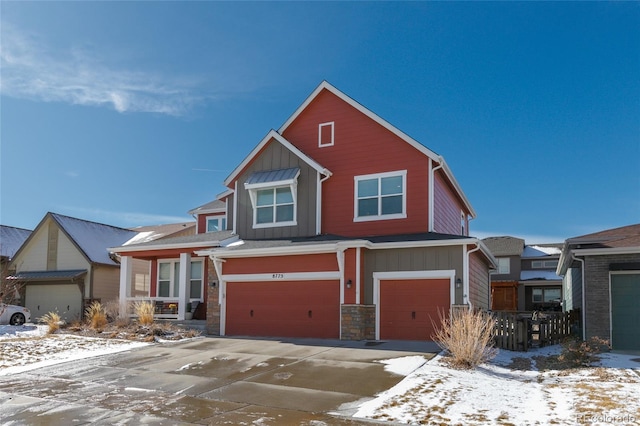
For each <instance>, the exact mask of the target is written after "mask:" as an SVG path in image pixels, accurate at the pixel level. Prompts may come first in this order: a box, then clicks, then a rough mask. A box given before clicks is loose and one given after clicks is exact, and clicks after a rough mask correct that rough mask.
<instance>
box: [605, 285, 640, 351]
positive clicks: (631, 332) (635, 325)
mask: <svg viewBox="0 0 640 426" xmlns="http://www.w3.org/2000/svg"><path fill="white" fill-rule="evenodd" d="M639 301H640V273H637V274H636V273H633V274H612V275H611V345H612V347H613V349H616V350H640V308H638V302H639Z"/></svg>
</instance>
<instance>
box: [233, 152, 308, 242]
mask: <svg viewBox="0 0 640 426" xmlns="http://www.w3.org/2000/svg"><path fill="white" fill-rule="evenodd" d="M292 167H299V168H300V176H299V177H298V188H297V225H294V226H277V227H272V228H257V229H254V228H253V206H252V205H251V199H250V197H249V191H248V190H246V189H245V188H244V183H245V182H246V181H247V179H248V178H249V176H251V174H252V173H254V172H262V171H268V170H279V169H287V168H292ZM316 191H317V172H316V170H315V169H313V168H312V167H310V166H309V165H308V164H307V163H305V162H304V161H303V160H302V159H300V158H299V157H298V156H296V155H295V154H294V153H293V152H291V151H289V150H288V149H287V148H285V147H284V146H283V145H282V144H280V143H279V142H276V141H274V140H272V141H270V142H269V143H268V144H267V145H266V146H265V148H264V149H263V150H262V152H260V154H259V155H257V156H256V158H255V159H254V161H253V162H252V163H251V164H250V165H249V166H248V167H247V168H246V169H245V170H244V171H243V173H242V174H241V175H240V176H239V178H238V193H237V194H236V196H237V197H238V212H237V220H238V223H237V227H236V230H237V233H238V234H239V235H242V237H243V238H245V239H248V240H253V239H270V238H290V237H307V236H313V235H316V202H317V201H316Z"/></svg>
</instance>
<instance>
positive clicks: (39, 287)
mask: <svg viewBox="0 0 640 426" xmlns="http://www.w3.org/2000/svg"><path fill="white" fill-rule="evenodd" d="M25 306H26V307H27V308H29V310H30V311H31V320H32V321H37V320H38V319H39V318H40V317H41V316H43V315H45V314H47V313H49V312H57V313H58V315H60V318H62V319H63V320H64V321H67V322H70V321H73V320H75V319H79V318H80V314H81V313H82V293H80V288H79V287H78V285H77V284H36V283H34V284H27V288H26V294H25Z"/></svg>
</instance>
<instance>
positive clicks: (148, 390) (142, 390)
mask: <svg viewBox="0 0 640 426" xmlns="http://www.w3.org/2000/svg"><path fill="white" fill-rule="evenodd" d="M124 390H125V391H131V392H146V393H151V392H155V390H153V389H143V388H133V387H127V388H124Z"/></svg>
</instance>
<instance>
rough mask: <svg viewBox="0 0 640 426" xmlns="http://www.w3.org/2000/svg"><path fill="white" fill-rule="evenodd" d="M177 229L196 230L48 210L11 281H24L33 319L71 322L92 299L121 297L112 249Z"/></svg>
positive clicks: (16, 262) (16, 259)
mask: <svg viewBox="0 0 640 426" xmlns="http://www.w3.org/2000/svg"><path fill="white" fill-rule="evenodd" d="M183 225H184V226H183ZM174 228H175V229H174ZM187 229H191V231H186V230H187ZM177 232H195V224H177V225H164V226H156V227H141V228H136V229H135V230H131V229H124V228H118V227H115V226H110V225H105V224H101V223H96V222H90V221H87V220H83V219H77V218H73V217H69V216H64V215H61V214H57V213H47V214H46V215H45V217H44V218H43V219H42V221H40V223H39V224H38V226H37V227H36V228H35V230H34V231H33V233H32V234H31V235H30V236H29V238H28V239H27V240H26V241H25V243H24V244H23V245H22V247H21V248H20V249H19V250H18V252H17V253H16V254H15V256H14V257H13V260H12V263H11V264H12V268H13V269H15V274H14V275H12V276H11V277H9V279H11V280H14V282H16V283H21V284H23V286H22V295H23V300H24V305H25V306H26V307H27V308H29V309H30V310H31V317H32V318H33V319H34V320H36V321H37V319H38V318H40V317H42V316H43V315H45V314H46V313H48V312H58V314H59V315H60V316H61V318H62V319H63V320H65V321H73V320H75V319H80V318H81V317H82V313H83V311H84V308H85V307H86V306H87V305H88V304H90V303H91V302H92V301H94V300H97V301H100V302H102V303H104V302H108V301H111V300H116V299H118V297H119V280H120V262H119V259H118V258H117V257H115V256H113V255H112V254H110V253H109V251H108V250H107V248H108V247H113V246H114V245H126V244H127V243H129V242H130V241H140V240H142V241H150V240H153V239H159V238H163V237H167V236H172V235H174V234H175V233H177Z"/></svg>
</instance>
